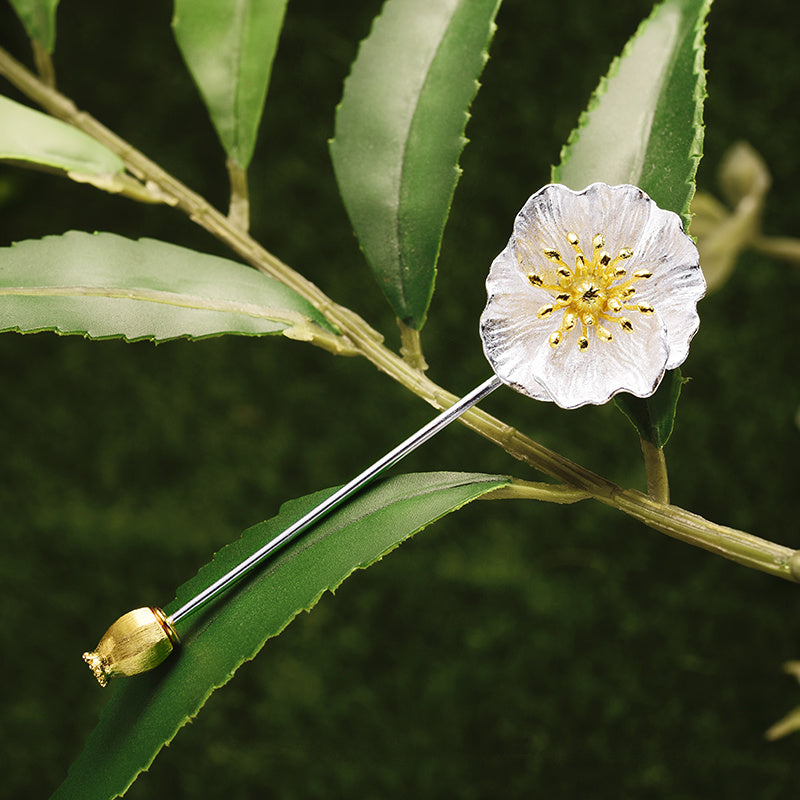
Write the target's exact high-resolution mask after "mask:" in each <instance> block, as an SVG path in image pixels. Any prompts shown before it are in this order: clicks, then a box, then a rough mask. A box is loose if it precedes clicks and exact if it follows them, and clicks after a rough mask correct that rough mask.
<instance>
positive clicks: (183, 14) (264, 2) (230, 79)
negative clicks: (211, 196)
mask: <svg viewBox="0 0 800 800" xmlns="http://www.w3.org/2000/svg"><path fill="white" fill-rule="evenodd" d="M287 2H288V0H175V16H174V18H173V20H172V28H173V32H174V34H175V39H176V41H177V42H178V47H179V48H180V51H181V54H182V55H183V59H184V61H185V62H186V65H187V66H188V68H189V71H190V72H191V73H192V77H193V78H194V81H195V83H196V84H197V87H198V89H199V90H200V94H201V95H202V97H203V101H204V102H205V104H206V108H207V109H208V112H209V114H210V115H211V121H212V122H213V123H214V127H215V128H216V130H217V134H218V135H219V138H220V141H221V142H222V146H223V148H224V149H225V152H226V153H227V155H228V157H229V158H231V159H232V160H233V161H235V162H236V163H237V164H238V165H239V166H240V167H242V168H243V169H244V168H246V167H247V166H248V165H249V164H250V160H251V159H252V157H253V151H254V149H255V145H256V137H257V134H258V126H259V123H260V122H261V113H262V111H263V110H264V101H265V100H266V97H267V87H268V86H269V79H270V74H271V72H272V62H273V61H274V59H275V51H276V49H277V47H278V37H279V36H280V32H281V28H282V27H283V17H284V13H285V11H286V3H287Z"/></svg>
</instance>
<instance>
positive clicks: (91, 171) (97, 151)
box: [0, 96, 125, 175]
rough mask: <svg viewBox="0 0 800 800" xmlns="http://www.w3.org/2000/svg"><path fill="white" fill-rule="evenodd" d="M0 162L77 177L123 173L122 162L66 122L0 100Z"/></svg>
mask: <svg viewBox="0 0 800 800" xmlns="http://www.w3.org/2000/svg"><path fill="white" fill-rule="evenodd" d="M0 160H2V161H12V162H13V161H17V162H28V163H31V164H37V165H39V166H41V167H46V168H50V169H55V170H63V171H64V172H67V173H69V172H75V173H79V174H81V175H107V174H113V173H118V172H122V171H123V170H124V169H125V166H124V164H123V163H122V160H121V159H120V158H119V157H118V156H117V155H116V154H115V153H112V152H111V151H110V150H108V149H107V148H106V147H104V146H103V145H101V144H100V143H99V142H97V141H95V140H94V139H92V137H91V136H87V135H86V134H85V133H83V132H82V131H79V130H78V129H77V128H73V127H72V126H71V125H67V123H66V122H61V121H60V120H57V119H54V118H53V117H51V116H49V115H47V114H43V113H42V112H41V111H36V110H35V109H33V108H29V107H28V106H25V105H22V104H21V103H17V102H15V101H14V100H10V99H9V98H8V97H3V96H0Z"/></svg>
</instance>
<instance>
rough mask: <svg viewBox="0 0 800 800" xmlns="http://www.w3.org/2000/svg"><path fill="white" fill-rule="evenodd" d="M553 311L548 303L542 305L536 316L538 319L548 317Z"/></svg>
mask: <svg viewBox="0 0 800 800" xmlns="http://www.w3.org/2000/svg"><path fill="white" fill-rule="evenodd" d="M552 313H553V306H552V305H550V304H549V303H548V304H547V305H546V306H542V307H541V308H540V309H539V310H538V311H537V312H536V316H537V317H539V319H544V318H545V317H549V316H550V315H551V314H552Z"/></svg>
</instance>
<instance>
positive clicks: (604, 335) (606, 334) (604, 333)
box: [597, 325, 614, 342]
mask: <svg viewBox="0 0 800 800" xmlns="http://www.w3.org/2000/svg"><path fill="white" fill-rule="evenodd" d="M597 338H598V339H600V340H601V341H603V342H610V341H611V340H612V339H613V338H614V336H613V335H612V333H611V331H610V330H609V329H608V328H604V327H603V326H602V325H598V326H597Z"/></svg>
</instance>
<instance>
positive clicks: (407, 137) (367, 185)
mask: <svg viewBox="0 0 800 800" xmlns="http://www.w3.org/2000/svg"><path fill="white" fill-rule="evenodd" d="M499 5H500V0H440V2H435V3H432V2H429V0H389V1H388V2H387V3H386V4H385V6H384V9H383V13H382V14H381V15H380V16H379V17H378V18H377V19H376V20H375V23H374V26H373V29H372V32H371V33H370V35H369V36H368V37H367V38H366V39H365V40H364V41H363V42H362V43H361V48H360V50H359V53H358V57H357V59H356V61H355V62H354V64H353V67H352V71H351V73H350V77H349V78H348V79H347V81H346V82H345V86H344V94H343V97H342V102H341V104H340V105H339V107H338V109H337V112H336V129H335V138H334V139H333V141H332V142H331V157H332V159H333V165H334V169H335V171H336V178H337V181H338V183H339V190H340V192H341V195H342V198H343V200H344V203H345V206H346V208H347V212H348V214H349V215H350V221H351V223H352V225H353V229H354V230H355V233H356V236H357V237H358V241H359V244H360V245H361V249H362V250H363V251H364V255H365V256H366V259H367V261H368V262H369V265H370V267H371V269H372V271H373V273H374V274H375V277H376V278H377V280H378V283H379V285H380V286H381V288H382V289H383V292H384V293H385V295H386V297H387V299H388V301H389V303H390V304H391V306H392V308H393V310H394V312H395V314H396V315H397V316H398V317H399V318H400V319H401V320H402V321H403V322H404V323H405V324H406V325H408V326H410V327H412V328H415V329H419V328H421V327H422V326H423V324H424V322H425V316H426V314H427V311H428V305H429V304H430V300H431V296H432V294H433V289H434V282H435V279H436V262H437V259H438V256H439V248H440V245H441V240H442V235H443V232H444V227H445V223H446V221H447V217H448V214H449V212H450V204H451V202H452V199H453V194H454V192H455V188H456V183H457V182H458V178H459V175H460V169H459V167H458V158H459V155H460V154H461V151H462V150H463V148H464V145H465V144H466V139H465V138H464V129H465V127H466V124H467V120H468V119H469V112H468V109H469V106H470V103H471V102H472V100H473V98H474V97H475V94H476V92H477V90H478V81H477V79H478V76H479V75H480V73H481V70H482V69H483V66H484V64H485V62H486V59H487V54H486V49H487V47H488V44H489V41H490V40H491V37H492V34H493V32H494V17H495V14H496V13H497V9H498V7H499Z"/></svg>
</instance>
